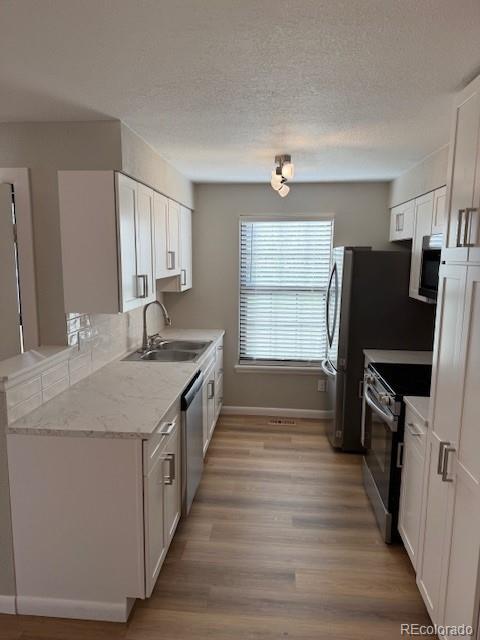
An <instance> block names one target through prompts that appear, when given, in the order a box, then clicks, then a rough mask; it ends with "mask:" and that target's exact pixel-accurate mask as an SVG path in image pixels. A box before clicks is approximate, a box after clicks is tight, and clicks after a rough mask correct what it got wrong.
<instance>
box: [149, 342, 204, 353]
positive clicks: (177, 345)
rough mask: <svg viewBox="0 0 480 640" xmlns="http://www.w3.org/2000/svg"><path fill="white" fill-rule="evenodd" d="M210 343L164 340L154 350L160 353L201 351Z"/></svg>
mask: <svg viewBox="0 0 480 640" xmlns="http://www.w3.org/2000/svg"><path fill="white" fill-rule="evenodd" d="M209 344H210V342H197V341H193V340H191V341H189V340H165V342H162V343H161V344H159V346H158V347H156V349H158V350H161V351H171V350H173V351H203V349H205V347H206V346H207V345H209Z"/></svg>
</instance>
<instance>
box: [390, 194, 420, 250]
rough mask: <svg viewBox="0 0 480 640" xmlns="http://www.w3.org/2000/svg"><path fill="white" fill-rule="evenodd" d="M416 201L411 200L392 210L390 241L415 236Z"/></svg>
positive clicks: (409, 238)
mask: <svg viewBox="0 0 480 640" xmlns="http://www.w3.org/2000/svg"><path fill="white" fill-rule="evenodd" d="M414 215H415V202H414V200H410V201H409V202H405V203H404V204H399V205H398V206H396V207H393V209H391V211H390V242H394V241H396V240H411V239H412V238H413V227H414Z"/></svg>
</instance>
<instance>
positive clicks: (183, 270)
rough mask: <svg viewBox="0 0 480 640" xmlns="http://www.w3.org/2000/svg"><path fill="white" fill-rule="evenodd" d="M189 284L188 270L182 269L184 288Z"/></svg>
mask: <svg viewBox="0 0 480 640" xmlns="http://www.w3.org/2000/svg"><path fill="white" fill-rule="evenodd" d="M186 284H187V270H186V269H182V286H185V285H186Z"/></svg>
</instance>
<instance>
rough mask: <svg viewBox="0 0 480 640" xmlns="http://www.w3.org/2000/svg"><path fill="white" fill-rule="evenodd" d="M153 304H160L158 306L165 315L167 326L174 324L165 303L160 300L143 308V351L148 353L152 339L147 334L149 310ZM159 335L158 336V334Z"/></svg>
mask: <svg viewBox="0 0 480 640" xmlns="http://www.w3.org/2000/svg"><path fill="white" fill-rule="evenodd" d="M152 304H158V306H159V307H160V309H161V310H162V313H163V317H164V318H165V323H166V324H167V326H168V327H170V326H171V324H172V320H171V318H170V316H169V315H168V311H167V309H166V307H165V305H164V304H163V302H159V301H158V300H153V301H152V302H149V303H148V304H146V305H145V306H144V307H143V339H142V351H148V348H149V341H150V338H149V336H148V333H147V309H148V307H149V306H150V305H152ZM157 335H158V334H157Z"/></svg>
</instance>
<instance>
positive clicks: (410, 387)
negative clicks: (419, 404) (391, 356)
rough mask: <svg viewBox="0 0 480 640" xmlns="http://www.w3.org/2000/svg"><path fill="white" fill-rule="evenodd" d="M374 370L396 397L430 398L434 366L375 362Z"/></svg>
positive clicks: (371, 366) (372, 365)
mask: <svg viewBox="0 0 480 640" xmlns="http://www.w3.org/2000/svg"><path fill="white" fill-rule="evenodd" d="M369 367H370V368H371V369H373V370H374V371H375V372H376V373H377V374H378V376H379V377H380V378H381V380H382V382H383V383H384V384H385V386H386V387H388V388H389V389H390V390H391V392H392V393H393V394H395V395H396V396H399V397H400V396H401V397H403V396H429V395H430V382H431V378H432V366H431V365H429V364H396V363H393V362H375V363H373V364H370V365H369Z"/></svg>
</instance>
